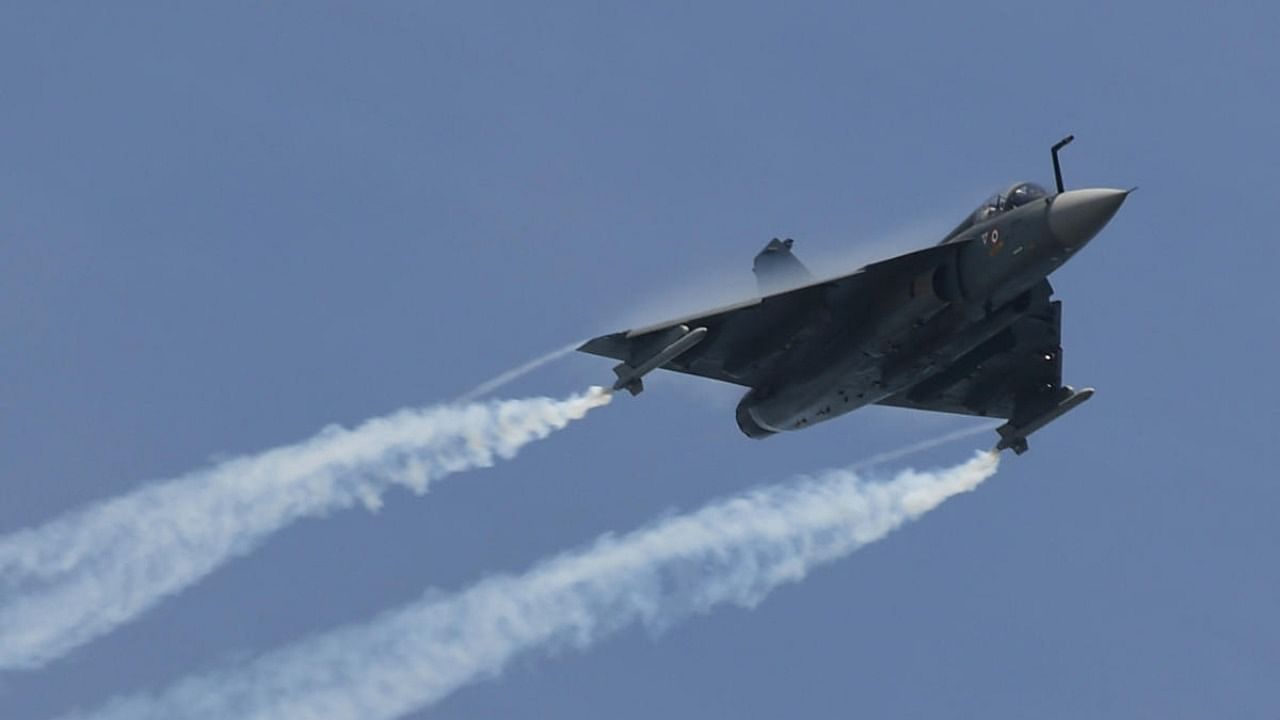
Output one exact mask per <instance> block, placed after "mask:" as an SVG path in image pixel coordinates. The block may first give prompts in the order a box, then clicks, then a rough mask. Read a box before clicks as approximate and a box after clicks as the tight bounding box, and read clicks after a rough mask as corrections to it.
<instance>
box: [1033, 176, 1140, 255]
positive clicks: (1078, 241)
mask: <svg viewBox="0 0 1280 720" xmlns="http://www.w3.org/2000/svg"><path fill="white" fill-rule="evenodd" d="M1128 196H1129V191H1128V190H1112V189H1110V188H1087V189H1084V190H1068V191H1066V192H1064V193H1060V194H1059V195H1058V196H1057V197H1055V198H1054V199H1053V203H1052V204H1051V205H1050V206H1049V230H1050V231H1051V232H1053V236H1054V237H1056V238H1057V239H1058V242H1060V243H1062V244H1063V245H1065V246H1067V247H1068V248H1071V249H1072V250H1074V249H1076V248H1078V247H1080V246H1082V245H1084V244H1085V243H1087V242H1089V240H1091V239H1093V236H1094V235H1097V234H1098V231H1099V230H1101V229H1102V228H1103V226H1105V225H1106V224H1107V222H1108V221H1110V220H1111V217H1112V216H1113V215H1115V214H1116V211H1117V210H1119V209H1120V206H1121V205H1122V204H1124V199H1125V198H1126V197H1128Z"/></svg>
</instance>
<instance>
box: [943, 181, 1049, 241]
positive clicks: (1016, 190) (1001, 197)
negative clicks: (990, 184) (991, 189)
mask: <svg viewBox="0 0 1280 720" xmlns="http://www.w3.org/2000/svg"><path fill="white" fill-rule="evenodd" d="M1048 196H1049V191H1048V190H1045V189H1044V188H1042V187H1040V186H1039V185H1037V184H1035V183H1033V182H1022V183H1018V184H1017V185H1014V186H1013V187H1011V188H1009V189H1008V190H1006V191H1005V192H1002V193H996V194H995V195H992V196H991V197H989V198H987V199H986V200H985V201H983V203H982V204H981V205H979V206H978V209H977V210H974V211H973V214H971V215H970V216H969V217H967V218H965V220H964V222H962V223H960V225H959V226H957V227H956V229H955V230H952V231H951V232H950V233H948V234H947V237H946V239H944V240H943V242H946V241H947V240H950V239H951V238H953V237H955V236H957V235H959V234H960V233H962V232H964V231H965V230H968V229H969V228H971V227H973V226H974V225H976V224H977V223H980V222H983V221H984V220H989V219H991V218H993V217H995V216H997V215H999V214H1001V213H1005V212H1008V211H1010V210H1012V209H1014V208H1017V207H1022V206H1023V205H1026V204H1027V203H1029V202H1031V201H1032V200H1037V199H1039V198H1042V197H1048Z"/></svg>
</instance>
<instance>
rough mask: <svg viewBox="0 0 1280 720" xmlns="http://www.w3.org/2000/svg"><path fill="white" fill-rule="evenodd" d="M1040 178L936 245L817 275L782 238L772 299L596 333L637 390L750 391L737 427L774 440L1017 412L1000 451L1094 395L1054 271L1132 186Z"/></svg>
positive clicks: (770, 269)
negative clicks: (695, 384) (863, 419)
mask: <svg viewBox="0 0 1280 720" xmlns="http://www.w3.org/2000/svg"><path fill="white" fill-rule="evenodd" d="M1072 139H1073V136H1068V137H1066V138H1064V139H1063V140H1062V141H1060V142H1058V143H1057V144H1056V145H1054V146H1053V148H1052V149H1051V155H1052V157H1053V172H1054V179H1055V181H1056V187H1057V192H1056V193H1049V192H1048V191H1046V190H1045V189H1044V188H1042V187H1040V186H1039V185H1036V184H1034V183H1030V182H1021V183H1017V184H1015V185H1013V186H1012V187H1010V188H1009V189H1008V190H1006V191H1005V192H1002V193H999V194H996V195H993V196H991V198H989V199H988V200H987V201H985V202H983V203H982V204H981V205H980V206H979V207H978V208H977V210H975V211H974V212H973V213H972V214H970V215H969V216H968V217H967V218H965V219H964V221H963V222H961V223H960V224H959V225H958V226H956V228H955V229H954V230H952V231H951V232H950V233H948V234H947V236H946V237H944V238H943V239H942V241H941V242H939V243H938V244H937V245H934V246H932V247H927V248H924V249H922V250H917V251H914V252H909V253H907V254H905V255H899V256H898V257H894V258H889V259H888V260H883V261H880V262H876V263H873V264H871V265H867V266H866V267H863V268H861V269H859V270H857V271H855V272H852V273H850V274H847V275H844V276H841V277H835V278H832V279H828V280H821V281H818V280H815V279H814V278H813V277H812V276H811V275H810V274H809V272H808V270H807V269H806V268H805V267H804V265H802V264H801V263H800V261H799V260H797V259H796V257H795V256H794V255H792V253H791V247H792V241H791V240H789V239H788V240H778V239H774V240H773V241H771V242H770V243H769V244H768V245H766V246H765V248H764V250H763V251H761V252H760V253H759V254H758V255H756V258H755V265H754V271H755V274H756V279H757V282H758V284H759V288H760V292H761V296H760V297H757V298H754V299H752V300H749V301H747V302H742V303H738V304H736V305H732V306H729V307H722V308H718V309H715V310H710V311H708V312H704V313H699V314H697V315H693V316H690V317H685V318H680V319H678V320H672V321H669V322H664V323H659V324H656V325H650V326H647V327H641V328H636V329H633V330H627V331H623V332H618V333H613V334H611V335H604V336H601V337H598V338H595V339H593V340H591V341H589V342H587V343H585V344H584V345H582V347H580V348H579V350H581V351H582V352H587V353H591V354H594V355H602V356H605V357H610V358H614V359H617V360H621V361H622V363H621V364H619V365H618V366H617V367H615V368H614V372H615V374H616V375H617V382H615V383H614V385H613V389H614V390H615V391H617V390H624V389H625V390H627V391H629V392H630V393H631V394H632V395H637V394H639V393H640V392H641V391H642V390H643V389H644V384H643V382H642V380H641V378H643V377H644V375H646V374H647V373H649V372H651V371H653V370H655V369H658V368H661V369H664V370H672V371H675V372H680V373H688V374H691V375H699V376H702V377H706V378H711V379H713V380H720V381H723V382H728V383H733V384H736V385H741V386H744V387H747V388H749V390H748V391H747V392H746V394H745V395H744V396H743V398H742V401H741V402H740V403H739V404H738V409H737V421H738V427H739V428H741V429H742V432H743V433H745V434H746V435H747V436H748V437H751V438H763V437H767V436H770V435H773V434H776V433H779V432H784V431H791V430H801V429H803V428H806V427H809V426H811V425H815V424H817V423H820V422H825V421H827V420H830V419H832V418H835V417H839V416H840V415H843V414H845V413H847V412H850V411H852V410H856V409H858V408H860V407H863V406H865V405H870V404H879V405H892V406H895V407H904V408H914V409H918V410H932V411H938V412H948V413H960V414H964V415H978V416H984V417H995V418H1002V419H1005V420H1007V422H1006V423H1005V424H1003V425H1001V426H1000V427H999V428H997V432H998V433H999V435H1000V440H999V442H998V444H997V445H996V449H998V450H1005V449H1012V450H1013V451H1014V452H1015V453H1017V454H1019V455H1021V454H1022V453H1024V452H1026V450H1027V437H1028V436H1029V435H1031V434H1032V433H1034V432H1036V431H1037V430H1039V429H1041V428H1043V427H1044V426H1045V425H1048V424H1049V423H1050V422H1052V421H1054V420H1055V419H1057V418H1059V417H1061V416H1062V415H1064V414H1065V413H1067V412H1068V411H1070V410H1072V409H1073V408H1075V407H1077V406H1079V405H1080V404H1081V403H1083V402H1084V401H1085V400H1088V399H1089V398H1090V397H1091V396H1092V395H1093V389H1092V388H1085V389H1082V390H1076V389H1074V388H1072V387H1071V386H1070V385H1063V384H1062V342H1061V321H1062V303H1061V301H1058V300H1053V299H1051V298H1052V296H1053V288H1052V287H1050V285H1049V281H1048V279H1047V278H1048V276H1049V274H1050V273H1052V272H1053V271H1054V270H1057V269H1058V268H1059V267H1061V266H1062V265H1063V264H1064V263H1066V262H1067V261H1068V260H1070V259H1071V258H1072V257H1073V256H1075V254H1076V253H1077V252H1079V251H1080V249H1081V248H1083V247H1084V246H1085V244H1086V243H1088V242H1089V241H1090V240H1091V239H1093V237H1094V236H1095V235H1097V234H1098V232H1099V231H1100V230H1102V228H1103V226H1104V225H1106V224H1107V222H1109V221H1110V220H1111V218H1112V216H1114V215H1115V213H1116V211H1117V210H1119V209H1120V205H1121V204H1122V203H1123V202H1124V200H1125V198H1126V197H1127V196H1128V194H1129V193H1130V192H1131V190H1114V189H1108V188H1088V189H1081V190H1064V189H1063V184H1062V169H1061V166H1060V164H1059V161H1058V151H1059V150H1061V149H1062V147H1063V146H1065V145H1066V144H1067V143H1069V142H1071V140H1072Z"/></svg>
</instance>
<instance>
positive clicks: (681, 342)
mask: <svg viewBox="0 0 1280 720" xmlns="http://www.w3.org/2000/svg"><path fill="white" fill-rule="evenodd" d="M706 336H707V329H706V328H704V327H700V328H694V329H693V330H690V331H688V332H686V333H685V334H684V335H681V336H680V337H679V338H678V339H677V340H676V341H675V342H673V343H671V344H670V345H668V346H666V347H665V348H663V349H662V350H660V351H658V352H657V353H656V354H654V355H653V356H652V357H650V358H649V359H648V360H645V361H644V362H642V363H640V364H639V365H634V366H633V365H629V364H627V363H621V364H620V365H618V366H617V367H615V368H614V369H613V372H614V374H615V375H617V376H618V380H617V382H615V383H614V384H613V389H614V391H615V392H616V391H618V390H624V389H625V390H626V391H627V392H629V393H631V394H632V395H639V394H640V393H641V392H643V391H644V383H643V382H642V381H641V378H643V377H644V376H645V375H648V374H649V373H651V372H653V371H654V370H656V369H658V368H660V367H662V366H663V365H666V364H667V363H669V362H671V361H672V360H675V359H676V358H677V357H680V356H681V355H683V354H685V353H686V352H689V350H690V349H691V348H693V346H694V345H697V344H698V343H700V342H702V339H703V338H705V337H706Z"/></svg>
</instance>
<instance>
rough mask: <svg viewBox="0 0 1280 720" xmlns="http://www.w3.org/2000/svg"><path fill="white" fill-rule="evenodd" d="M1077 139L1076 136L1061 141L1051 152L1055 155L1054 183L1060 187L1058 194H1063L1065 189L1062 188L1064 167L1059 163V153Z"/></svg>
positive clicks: (1069, 136)
mask: <svg viewBox="0 0 1280 720" xmlns="http://www.w3.org/2000/svg"><path fill="white" fill-rule="evenodd" d="M1075 139H1076V136H1075V135H1068V136H1066V137H1064V138H1062V139H1061V140H1059V141H1058V143H1057V144H1056V145H1054V146H1053V147H1052V148H1051V149H1050V150H1049V152H1051V153H1053V181H1054V182H1055V183H1057V185H1058V192H1062V191H1063V189H1064V188H1063V187H1062V165H1060V164H1059V163H1058V151H1059V150H1061V149H1062V148H1064V147H1066V146H1067V144H1068V143H1070V142H1071V141H1072V140H1075Z"/></svg>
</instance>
